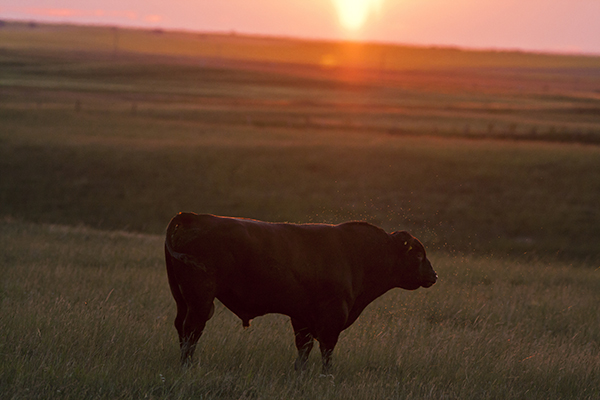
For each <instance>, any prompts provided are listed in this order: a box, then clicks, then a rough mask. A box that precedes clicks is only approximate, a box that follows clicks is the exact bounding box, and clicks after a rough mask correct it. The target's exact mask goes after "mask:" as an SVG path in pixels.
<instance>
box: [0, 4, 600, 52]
mask: <svg viewBox="0 0 600 400" xmlns="http://www.w3.org/2000/svg"><path fill="white" fill-rule="evenodd" d="M0 18H2V19H16V20H27V21H29V20H36V21H47V22H73V23H79V24H88V23H91V24H102V25H119V26H133V27H143V28H165V29H184V30H193V31H227V32H229V31H235V32H238V33H250V34H266V35H277V36H291V37H300V38H317V39H351V40H366V41H379V42H392V43H401V44H420V45H439V46H447V45H450V46H460V47H467V48H485V49H521V50H534V51H552V52H568V53H579V52H581V53H592V54H600V0H170V1H164V0H2V2H1V3H0Z"/></svg>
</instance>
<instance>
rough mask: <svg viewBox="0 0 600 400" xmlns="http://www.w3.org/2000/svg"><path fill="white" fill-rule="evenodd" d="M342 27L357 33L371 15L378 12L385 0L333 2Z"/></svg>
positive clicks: (340, 0) (344, 0)
mask: <svg viewBox="0 0 600 400" xmlns="http://www.w3.org/2000/svg"><path fill="white" fill-rule="evenodd" d="M333 3H334V5H335V8H336V10H337V12H338V16H339V18H340V23H341V24H342V26H343V27H344V28H346V29H348V30H352V31H355V30H357V29H359V28H361V27H362V26H363V24H364V23H365V21H366V20H367V17H368V16H369V13H371V12H373V11H375V12H378V11H379V9H380V7H381V4H382V3H383V0H333Z"/></svg>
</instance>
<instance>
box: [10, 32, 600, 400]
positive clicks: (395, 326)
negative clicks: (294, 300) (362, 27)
mask: <svg viewBox="0 0 600 400" xmlns="http://www.w3.org/2000/svg"><path fill="white" fill-rule="evenodd" d="M115 38H116V46H115ZM134 38H135V40H134ZM259 44H260V46H262V48H263V51H262V52H261V51H256V49H257V47H256V46H258V45H259ZM203 46H204V47H203ZM219 46H220V47H219ZM278 46H279V47H278ZM285 46H291V48H294V46H296V47H295V50H294V51H289V50H285V51H283V50H281V49H282V47H285ZM327 46H336V44H334V43H314V42H293V41H291V40H285V41H278V40H276V39H269V38H248V37H242V36H239V35H209V34H203V35H197V34H191V33H181V32H179V33H170V32H148V31H129V30H121V29H119V30H114V29H111V28H87V27H72V26H46V25H37V26H35V27H30V26H28V25H26V24H16V23H8V24H6V25H5V26H4V27H2V28H0V218H2V219H1V220H0V221H1V223H0V272H1V273H0V307H1V308H0V331H1V332H3V333H6V334H4V335H2V336H1V337H0V393H2V397H3V398H4V397H7V398H15V399H17V398H27V399H30V398H89V397H98V398H143V397H148V398H251V397H252V398H348V397H356V398H407V399H410V398H456V399H486V398H489V399H496V398H540V399H541V398H543V399H548V398H549V399H563V398H564V399H568V398H573V399H574V398H577V399H585V398H589V399H593V398H598V397H599V396H600V393H599V392H598V389H597V388H598V387H600V382H599V379H600V378H599V377H600V370H599V368H600V358H599V357H600V356H599V354H600V353H599V348H598V343H599V339H600V338H599V337H598V335H599V332H600V330H599V329H598V328H599V326H598V320H597V315H598V311H599V310H598V304H599V303H600V302H599V301H598V300H599V298H598V293H599V290H598V289H600V288H599V284H600V280H599V277H598V273H599V270H598V269H597V267H598V265H599V264H598V263H599V262H600V247H599V246H598V243H600V213H599V212H598V204H600V146H597V145H595V144H594V143H596V144H597V143H599V142H600V112H599V110H600V95H599V93H600V74H599V73H598V71H599V69H598V63H600V61H599V58H598V57H567V56H549V55H528V54H523V53H495V52H463V51H458V50H452V49H446V50H444V49H407V48H393V49H392V48H388V49H387V50H386V51H387V52H386V54H387V55H386V56H385V57H384V58H381V57H379V58H378V57H377V56H373V57H371V58H370V61H369V62H371V63H375V64H376V65H375V66H373V65H370V64H369V65H366V64H365V65H363V64H361V65H357V64H356V62H357V61H356V59H354V61H352V60H344V59H343V58H342V57H341V56H340V57H337V58H335V57H334V58H331V57H329V58H327V57H325V56H328V55H331V54H334V53H335V51H338V50H339V51H340V52H341V51H349V50H348V48H347V47H346V50H343V49H342V48H341V47H339V45H337V46H338V47H337V49H338V50H335V49H333V48H331V47H327ZM365 46H366V45H365ZM115 48H116V51H115ZM203 49H204V50H203ZM210 49H212V50H210ZM381 49H382V47H377V46H375V47H373V48H371V49H369V48H368V46H366V47H364V48H363V50H364V51H371V52H375V53H376V52H377V51H381ZM334 50H335V51H334ZM409 50H410V51H409ZM211 51H212V52H213V53H211ZM411 51H413V52H412V53H411ZM203 52H204V53H203ZM395 52H398V53H397V54H396V53H395ZM351 53H352V52H350V53H347V54H351ZM375 53H374V54H375ZM417 53H418V54H417ZM345 54H346V53H345ZM352 54H356V52H354V53H352ZM394 54H396V55H394ZM291 55H294V57H296V56H300V55H302V57H300V61H298V59H294V58H293V57H292V56H291ZM409 55H410V56H409ZM273 57H283V59H275V58H273ZM323 57H325V59H326V60H332V59H334V60H338V64H336V65H332V64H329V63H325V64H323V63H322V62H321V61H322V60H323ZM396 57H397V58H396ZM361 59H362V58H359V59H358V60H359V61H360V60H361ZM382 59H383V60H384V63H383V65H382V64H381V60H382ZM339 60H342V61H339ZM363 60H364V59H363ZM431 60H436V61H435V62H432V61H431ZM350 61H352V62H355V64H352V62H350ZM394 63H396V64H394ZM436 63H437V64H436ZM349 66H354V67H361V68H349ZM364 67H369V68H364ZM181 210H191V211H196V212H210V213H215V214H222V215H233V216H244V217H252V218H259V219H264V220H270V221H292V222H329V223H337V222H341V221H344V220H348V219H362V220H367V221H370V222H373V223H375V224H377V225H380V226H382V227H383V228H385V229H386V230H388V231H391V230H395V229H408V230H410V231H412V232H413V233H414V234H415V235H416V236H417V237H419V238H421V239H422V240H423V241H424V242H425V245H426V247H427V249H428V250H429V251H430V253H431V259H432V262H433V264H434V266H435V268H436V270H437V272H438V274H439V275H440V281H439V283H438V284H436V285H435V286H434V287H432V288H431V289H429V290H419V291H416V292H411V293H409V292H405V291H400V290H396V291H393V292H391V293H388V294H387V295H385V296H384V297H382V298H381V299H379V300H378V301H376V302H375V303H374V304H372V305H371V306H370V307H369V308H368V309H367V311H366V312H365V314H364V315H362V316H361V317H360V318H359V320H358V321H357V323H356V324H355V325H353V326H352V327H351V328H350V329H348V330H347V331H346V332H345V333H344V335H343V337H342V339H341V341H340V344H339V346H338V348H337V349H336V352H335V363H336V370H335V378H333V379H318V378H317V376H318V371H319V368H318V366H319V359H318V351H316V352H315V354H313V357H311V370H310V371H309V372H308V373H307V374H305V375H304V376H301V377H298V376H297V375H296V374H295V373H294V372H293V368H292V363H293V360H294V352H295V351H294V346H293V338H292V331H291V327H290V326H289V322H288V321H287V319H286V318H285V317H282V316H267V317H262V318H259V319H257V320H256V321H254V322H253V325H252V328H251V329H249V330H247V331H244V330H242V328H241V326H240V323H239V321H237V320H236V319H235V318H234V317H233V316H232V315H231V313H229V312H228V311H227V310H225V309H224V308H223V307H222V306H219V308H218V312H217V313H216V315H215V317H214V319H213V320H211V321H210V322H209V326H208V329H207V332H206V335H205V337H203V339H202V343H203V344H202V349H201V350H200V359H201V365H200V366H199V367H198V368H197V369H196V370H194V371H192V372H189V373H182V372H181V371H180V369H179V368H178V366H177V364H178V348H177V347H178V346H177V343H176V334H175V329H174V328H173V327H172V319H173V318H174V314H175V309H174V308H175V307H174V302H173V300H172V299H171V296H170V294H169V292H168V286H167V284H166V274H165V272H164V265H163V261H162V254H161V252H162V244H161V242H162V237H161V235H162V233H163V231H164V228H165V226H166V224H167V223H168V220H169V218H170V217H171V216H172V215H174V214H175V213H176V212H178V211H181Z"/></svg>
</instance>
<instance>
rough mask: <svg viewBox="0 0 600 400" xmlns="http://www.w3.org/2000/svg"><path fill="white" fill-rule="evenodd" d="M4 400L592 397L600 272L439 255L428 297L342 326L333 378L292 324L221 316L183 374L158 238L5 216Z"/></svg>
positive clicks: (405, 295) (599, 334) (599, 337)
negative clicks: (299, 356) (196, 362)
mask: <svg viewBox="0 0 600 400" xmlns="http://www.w3.org/2000/svg"><path fill="white" fill-rule="evenodd" d="M1 226H2V228H1V231H0V238H1V240H0V243H1V245H0V246H1V248H0V250H1V251H0V254H2V257H3V259H2V265H3V273H2V278H1V279H2V281H1V284H2V286H1V288H2V292H1V295H2V305H1V307H2V308H1V312H2V314H1V315H2V331H3V332H5V334H4V335H3V336H2V338H0V349H1V351H0V369H1V371H2V373H1V374H0V386H1V387H2V389H3V390H2V391H3V398H8V399H10V398H14V399H20V398H23V399H36V398H43V399H49V398H57V399H58V398H61V399H63V398H68V399H81V398H110V399H116V398H125V399H127V398H170V399H187V398H209V399H211V398H215V399H216V398H225V399H239V398H274V399H292V398H325V399H328V398H331V399H334V398H335V399H343V398H349V397H352V398H361V399H380V398H402V399H439V398H448V399H499V398H530V399H594V398H598V396H600V390H599V388H600V362H599V359H598V357H599V350H600V349H599V348H598V343H599V341H600V331H599V330H598V319H597V316H598V313H599V312H600V305H599V304H600V303H599V302H598V301H597V300H598V293H599V291H600V281H599V280H598V276H597V275H598V272H597V271H594V270H592V269H587V268H586V269H584V268H573V267H570V266H565V265H560V264H556V263H555V264H554V265H548V264H544V263H531V262H530V263H526V264H520V263H515V262H504V261H501V260H497V259H491V258H477V257H464V258H463V257H452V256H448V255H443V254H439V253H438V254H434V255H433V256H432V257H431V258H432V262H433V264H434V265H435V267H436V270H437V272H438V273H439V274H440V277H441V278H440V281H439V283H438V284H436V286H434V287H433V288H431V289H430V290H419V291H416V292H406V291H402V290H399V289H398V290H394V291H392V292H390V293H388V294H386V295H385V296H383V297H382V298H380V299H378V300H377V301H376V302H374V303H373V304H372V305H371V306H369V308H368V309H367V310H366V311H365V313H364V314H363V315H362V316H361V317H360V318H359V320H358V321H357V322H356V323H355V325H353V326H352V327H350V328H349V329H348V330H347V331H345V332H344V333H343V335H342V337H341V339H340V343H339V345H338V347H337V348H336V351H335V359H334V360H335V375H334V376H335V377H334V378H326V379H324V378H318V374H319V369H320V359H319V355H318V352H315V353H314V354H313V355H312V357H311V360H310V368H309V371H308V372H306V374H305V375H303V376H298V375H297V374H296V373H295V372H294V370H293V361H294V359H295V348H294V345H293V332H292V329H291V326H290V324H289V321H288V319H287V318H284V317H282V316H276V315H271V316H266V317H261V318H258V319H256V320H255V321H254V322H253V324H252V326H251V328H250V329H248V330H247V331H245V330H243V329H242V327H241V323H240V321H239V320H238V319H237V318H236V317H234V316H233V314H231V313H230V312H229V311H228V310H226V309H224V308H223V306H220V305H219V306H218V307H217V311H216V313H215V316H214V317H213V319H212V320H211V321H210V322H209V324H208V326H207V330H206V333H205V335H204V336H203V338H202V346H201V347H200V354H199V356H200V357H199V358H200V366H199V367H197V368H196V369H194V370H191V371H189V372H187V373H183V372H182V371H181V370H180V368H179V365H178V359H179V354H178V352H179V351H178V350H179V349H178V343H177V338H176V334H175V331H174V328H173V327H172V319H173V317H174V311H175V310H174V308H175V306H174V302H173V301H172V299H171V297H170V293H169V290H168V286H167V285H166V283H165V273H164V266H163V260H162V255H161V243H162V237H161V236H154V235H141V234H131V233H125V232H106V231H97V230H92V229H89V228H81V227H79V228H77V227H65V226H57V225H32V224H28V223H25V224H24V223H20V222H16V221H12V220H4V221H3V224H2V225H1Z"/></svg>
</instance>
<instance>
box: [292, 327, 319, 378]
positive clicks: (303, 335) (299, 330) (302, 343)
mask: <svg viewBox="0 0 600 400" xmlns="http://www.w3.org/2000/svg"><path fill="white" fill-rule="evenodd" d="M292 327H293V328H294V335H295V342H296V348H297V349H298V358H297V359H296V362H295V363H294V369H295V370H296V371H304V369H305V368H306V363H307V361H308V355H309V354H310V351H311V350H312V348H313V344H314V339H313V336H312V334H311V333H310V329H309V328H308V326H306V325H305V324H303V323H302V322H300V321H298V320H297V319H294V318H292Z"/></svg>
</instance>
